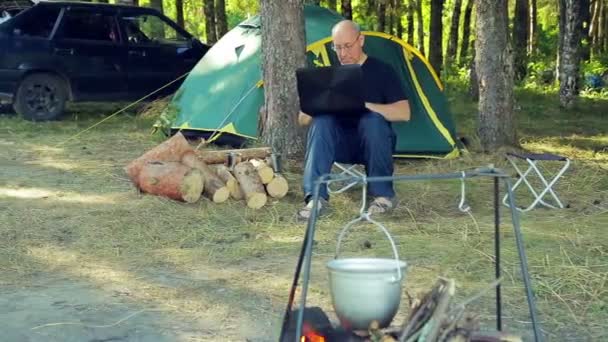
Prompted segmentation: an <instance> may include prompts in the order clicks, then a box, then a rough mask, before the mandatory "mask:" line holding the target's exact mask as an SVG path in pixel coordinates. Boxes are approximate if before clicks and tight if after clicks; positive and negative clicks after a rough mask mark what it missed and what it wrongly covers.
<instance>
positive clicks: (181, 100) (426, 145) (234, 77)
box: [170, 5, 459, 158]
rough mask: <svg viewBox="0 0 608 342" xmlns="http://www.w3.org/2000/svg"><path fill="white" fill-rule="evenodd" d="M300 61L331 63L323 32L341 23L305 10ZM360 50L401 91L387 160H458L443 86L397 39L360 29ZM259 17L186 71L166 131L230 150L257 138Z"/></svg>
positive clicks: (328, 35)
mask: <svg viewBox="0 0 608 342" xmlns="http://www.w3.org/2000/svg"><path fill="white" fill-rule="evenodd" d="M304 17H305V25H306V41H307V60H308V63H309V64H310V65H317V66H325V65H332V64H335V63H338V60H337V56H336V55H335V53H334V52H333V50H332V49H331V28H332V27H333V25H334V24H335V23H337V22H339V21H340V20H342V19H343V18H342V17H341V16H339V15H338V14H336V13H335V12H333V11H331V10H328V9H325V8H321V7H317V6H312V5H306V6H305V8H304ZM363 34H364V35H365V36H366V38H365V51H366V53H368V54H369V55H370V56H375V57H377V58H379V59H381V60H383V61H385V62H387V63H389V64H390V65H391V66H392V67H393V68H394V69H395V71H396V72H397V73H398V75H399V78H400V79H401V82H402V84H403V88H404V89H405V90H406V92H407V96H408V99H409V101H410V107H411V109H412V119H411V120H410V121H408V122H403V123H394V124H393V128H394V130H395V132H396V134H397V146H396V153H395V157H430V158H450V157H456V156H458V154H459V151H458V148H457V143H456V139H455V130H454V123H453V121H452V118H451V114H450V111H449V108H448V104H447V99H446V97H445V94H444V92H443V85H442V83H441V81H440V80H439V78H438V77H437V74H436V73H435V71H434V70H433V68H432V67H431V66H430V64H429V63H428V62H427V60H426V59H425V58H424V56H422V55H421V54H420V53H419V52H418V51H417V50H416V49H414V48H413V47H412V46H410V45H408V44H407V43H405V42H404V41H402V40H401V39H399V38H397V37H393V36H391V35H388V34H384V33H379V32H369V31H364V32H363ZM260 49H261V30H260V18H259V16H256V17H253V18H251V19H249V20H246V21H244V22H243V23H241V24H239V25H238V26H237V27H235V28H234V29H232V30H231V31H230V32H228V33H227V34H226V35H225V36H224V37H222V38H221V39H220V40H219V41H218V42H217V43H216V44H215V45H214V46H213V47H212V48H211V49H210V50H209V52H207V54H206V55H205V56H204V57H203V58H202V59H201V61H200V62H199V63H198V64H197V65H196V66H195V67H194V69H193V70H192V71H191V72H190V74H189V75H188V77H187V78H186V79H185V81H184V82H183V84H182V85H181V88H180V89H179V90H178V91H177V92H176V94H175V96H174V98H173V100H172V103H171V106H170V108H173V110H174V111H175V115H176V118H175V120H174V121H173V123H172V125H171V130H172V132H176V131H177V130H180V131H181V132H182V133H183V134H184V135H186V136H193V135H194V136H203V137H206V138H208V139H210V140H216V139H217V140H219V141H218V142H220V143H222V142H223V143H229V144H235V143H238V142H239V141H241V142H242V141H243V140H247V139H256V138H257V135H258V121H259V120H258V118H259V110H260V107H261V106H262V104H263V101H264V94H263V82H262V80H261V77H262V76H261V75H262V71H261V54H260Z"/></svg>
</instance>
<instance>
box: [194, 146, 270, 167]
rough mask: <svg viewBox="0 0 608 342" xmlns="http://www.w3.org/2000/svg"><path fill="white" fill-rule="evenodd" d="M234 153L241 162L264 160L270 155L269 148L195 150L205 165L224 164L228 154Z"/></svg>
mask: <svg viewBox="0 0 608 342" xmlns="http://www.w3.org/2000/svg"><path fill="white" fill-rule="evenodd" d="M231 152H232V153H234V154H235V155H237V156H238V157H240V158H239V159H240V160H241V161H246V160H250V159H254V158H258V159H264V158H266V157H267V156H269V155H270V154H271V153H272V150H271V148H270V147H256V148H244V149H237V150H197V151H196V154H197V155H198V156H199V158H200V159H201V160H202V161H204V162H205V163H207V164H226V161H227V160H228V154H229V153H231Z"/></svg>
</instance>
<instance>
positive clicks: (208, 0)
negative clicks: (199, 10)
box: [203, 0, 217, 44]
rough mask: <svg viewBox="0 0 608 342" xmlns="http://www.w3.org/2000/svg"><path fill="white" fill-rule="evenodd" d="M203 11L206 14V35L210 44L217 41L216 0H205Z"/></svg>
mask: <svg viewBox="0 0 608 342" xmlns="http://www.w3.org/2000/svg"><path fill="white" fill-rule="evenodd" d="M203 1H204V2H203V13H204V14H205V36H206V38H207V43H208V44H213V43H215V42H216V41H217V36H216V34H215V3H214V0H203Z"/></svg>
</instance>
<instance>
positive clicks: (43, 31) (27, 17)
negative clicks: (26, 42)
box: [12, 6, 61, 39]
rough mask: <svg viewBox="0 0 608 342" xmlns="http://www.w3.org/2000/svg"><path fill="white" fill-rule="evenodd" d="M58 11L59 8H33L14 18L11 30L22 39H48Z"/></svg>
mask: <svg viewBox="0 0 608 342" xmlns="http://www.w3.org/2000/svg"><path fill="white" fill-rule="evenodd" d="M60 11H61V8H59V7H47V6H38V7H33V8H32V9H30V10H29V11H27V12H24V13H23V15H20V16H18V17H15V20H16V21H15V22H14V23H13V26H12V30H13V32H15V34H16V35H18V36H22V37H35V38H45V39H46V38H49V37H50V36H51V33H52V32H53V28H54V27H55V22H56V21H57V17H59V12H60ZM17 19H18V20H17Z"/></svg>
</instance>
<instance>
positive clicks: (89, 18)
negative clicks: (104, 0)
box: [61, 9, 120, 42]
mask: <svg viewBox="0 0 608 342" xmlns="http://www.w3.org/2000/svg"><path fill="white" fill-rule="evenodd" d="M61 37H62V38H64V39H79V40H94V41H100V42H118V41H119V40H120V39H119V36H118V26H117V25H116V20H115V18H114V15H113V14H111V13H95V12H90V11H85V10H79V9H71V10H69V11H67V12H66V13H65V14H64V18H63V20H62V25H61Z"/></svg>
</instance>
